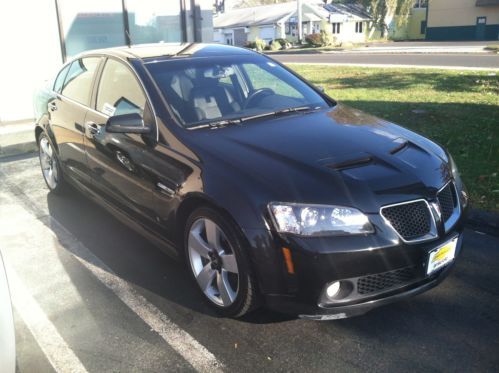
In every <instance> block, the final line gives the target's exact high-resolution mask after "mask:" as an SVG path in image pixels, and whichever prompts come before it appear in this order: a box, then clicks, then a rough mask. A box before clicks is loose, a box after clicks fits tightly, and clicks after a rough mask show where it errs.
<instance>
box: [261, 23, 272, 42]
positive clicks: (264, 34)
mask: <svg viewBox="0 0 499 373" xmlns="http://www.w3.org/2000/svg"><path fill="white" fill-rule="evenodd" d="M260 39H263V40H265V41H267V42H268V41H271V40H274V27H260Z"/></svg>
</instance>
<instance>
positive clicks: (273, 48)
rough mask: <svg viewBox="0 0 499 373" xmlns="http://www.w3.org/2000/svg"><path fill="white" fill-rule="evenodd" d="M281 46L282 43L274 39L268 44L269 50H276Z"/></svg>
mask: <svg viewBox="0 0 499 373" xmlns="http://www.w3.org/2000/svg"><path fill="white" fill-rule="evenodd" d="M281 48H282V45H281V43H279V42H278V41H277V40H274V41H273V42H272V43H271V44H270V50H271V51H278V50H279V49H281Z"/></svg>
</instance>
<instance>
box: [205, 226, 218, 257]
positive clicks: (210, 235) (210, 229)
mask: <svg viewBox="0 0 499 373" xmlns="http://www.w3.org/2000/svg"><path fill="white" fill-rule="evenodd" d="M204 228H205V230H206V239H207V240H208V243H209V244H210V247H211V248H212V249H214V250H217V251H220V250H221V247H220V229H219V228H218V226H217V225H216V224H215V223H214V222H212V221H211V220H208V219H206V220H205V221H204Z"/></svg>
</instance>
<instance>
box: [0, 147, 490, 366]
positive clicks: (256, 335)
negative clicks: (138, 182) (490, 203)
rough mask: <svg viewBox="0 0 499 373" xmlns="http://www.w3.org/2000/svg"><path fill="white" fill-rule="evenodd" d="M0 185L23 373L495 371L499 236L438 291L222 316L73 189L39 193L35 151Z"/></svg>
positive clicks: (5, 171)
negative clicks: (387, 300) (324, 310)
mask: <svg viewBox="0 0 499 373" xmlns="http://www.w3.org/2000/svg"><path fill="white" fill-rule="evenodd" d="M0 185H1V188H0V237H1V242H0V248H1V250H2V254H3V257H4V260H5V264H6V267H7V275H8V277H9V283H10V287H11V293H12V300H13V303H14V316H15V326H16V346H17V362H18V371H19V372H34V371H36V372H53V371H61V372H63V371H72V372H85V371H88V372H111V371H112V372H117V371H120V372H128V371H137V372H138V371H140V372H159V371H185V370H197V371H240V372H246V371H252V372H253V371H303V370H305V369H306V370H309V371H339V372H342V371H348V372H352V371H366V370H367V371H497V366H498V364H499V271H498V267H499V238H498V237H493V236H488V235H485V234H483V233H480V232H476V231H472V230H467V231H466V232H465V241H464V245H465V247H464V252H463V254H462V255H461V257H460V258H459V261H458V263H457V265H456V267H455V269H454V270H453V272H452V273H451V275H450V276H449V278H448V279H446V281H444V282H443V283H442V284H441V285H440V286H439V287H437V288H435V289H433V290H431V291H429V292H427V293H425V294H422V295H419V296H417V297H415V298H412V299H410V300H407V301H404V302H401V303H396V304H393V305H388V306H385V307H382V308H378V309H376V310H374V311H372V312H370V313H368V314H366V315H364V316H361V317H357V318H352V319H346V320H338V321H332V322H314V321H306V320H300V319H294V318H290V317H287V316H283V315H280V314H276V313H272V312H269V311H265V310H261V311H258V312H256V313H254V314H252V315H250V316H248V317H246V318H244V319H241V320H231V319H223V318H220V317H217V315H215V314H213V313H212V312H211V311H210V310H209V308H208V307H207V306H205V304H204V303H203V300H202V298H201V296H200V295H199V294H198V293H197V291H196V288H195V285H194V284H193V283H192V282H191V281H190V279H189V277H188V273H187V272H186V271H185V270H184V269H183V264H182V263H178V262H175V261H173V260H171V259H170V258H168V257H167V256H165V255H164V254H163V253H161V252H160V251H159V250H158V249H157V248H155V247H154V246H153V245H151V244H150V243H148V242H147V241H145V240H144V239H143V238H141V237H140V236H139V235H137V234H136V233H134V232H132V231H130V229H128V228H127V227H125V226H124V225H122V224H121V223H120V222H119V221H117V220H116V219H115V218H113V217H112V216H111V215H110V214H108V213H107V212H106V211H104V210H103V209H101V208H100V207H99V206H97V205H95V204H94V203H92V202H90V201H89V200H87V199H86V198H85V197H84V196H83V195H82V194H80V193H78V192H76V191H74V192H70V193H67V194H66V195H64V196H61V197H59V196H55V195H51V194H48V193H47V189H46V187H45V184H44V182H43V179H42V176H41V173H40V170H39V165H38V158H37V157H35V156H34V155H28V156H23V157H20V158H19V157H18V158H10V159H4V160H3V161H0Z"/></svg>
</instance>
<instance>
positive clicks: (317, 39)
mask: <svg viewBox="0 0 499 373" xmlns="http://www.w3.org/2000/svg"><path fill="white" fill-rule="evenodd" d="M305 41H306V42H307V44H308V45H311V46H313V47H320V46H322V37H321V34H319V33H314V34H309V35H306V36H305Z"/></svg>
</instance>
